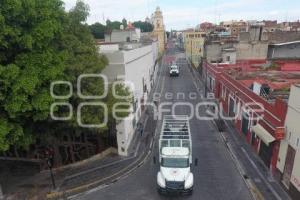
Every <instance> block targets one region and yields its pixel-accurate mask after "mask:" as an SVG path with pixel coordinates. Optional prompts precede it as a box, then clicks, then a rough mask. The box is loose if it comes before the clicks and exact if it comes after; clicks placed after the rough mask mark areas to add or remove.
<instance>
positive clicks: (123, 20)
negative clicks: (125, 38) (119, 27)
mask: <svg viewBox="0 0 300 200" xmlns="http://www.w3.org/2000/svg"><path fill="white" fill-rule="evenodd" d="M122 24H123V26H124V28H127V20H126V19H125V18H123V19H122Z"/></svg>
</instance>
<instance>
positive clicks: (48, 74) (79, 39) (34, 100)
mask: <svg viewBox="0 0 300 200" xmlns="http://www.w3.org/2000/svg"><path fill="white" fill-rule="evenodd" d="M88 14H89V8H88V6H87V5H86V4H84V3H83V2H82V1H78V2H77V4H76V6H75V7H74V8H73V9H71V10H70V12H68V13H67V12H66V11H64V7H63V2H62V1H61V0H43V1H42V0H2V1H1V6H0V151H5V150H8V149H9V147H10V146H12V145H13V146H15V147H18V148H19V147H27V146H28V145H29V144H31V143H33V142H34V139H35V138H36V137H37V136H38V137H48V136H49V135H53V134H54V133H56V134H57V133H59V132H61V131H68V132H74V131H76V132H77V131H79V132H80V131H82V132H83V130H81V129H80V127H78V125H77V123H76V120H75V117H73V120H71V121H69V122H57V121H53V120H51V118H50V117H49V112H50V105H51V104H52V103H53V102H54V99H53V98H52V97H51V95H50V93H49V88H50V84H51V83H52V82H53V81H56V80H68V81H71V82H72V83H73V86H74V90H75V91H76V89H77V88H76V81H77V77H78V76H79V75H81V74H86V73H100V72H101V71H102V70H103V68H104V67H105V66H106V65H107V64H108V61H107V59H106V58H105V57H104V56H102V55H100V54H99V53H98V50H97V48H96V46H95V42H94V38H93V36H92V34H91V32H90V29H89V27H88V25H87V24H86V23H85V21H86V18H87V16H88ZM101 85H103V83H102V82H101V81H100V80H95V81H89V82H88V83H87V84H85V86H84V87H83V92H85V93H88V94H89V93H91V94H93V95H95V94H99V93H102V90H103V89H102V88H103V87H101ZM118 90H119V92H120V93H123V94H127V93H128V90H127V89H126V88H125V87H124V86H122V85H121V86H120V87H119V88H118ZM63 91H64V90H63V89H57V90H56V91H55V92H57V93H58V94H61V92H63ZM67 101H69V102H70V103H71V104H72V106H73V108H76V107H77V105H78V104H79V103H80V102H81V101H82V100H81V99H79V98H78V97H77V96H76V95H73V97H72V98H71V99H69V100H67ZM103 101H109V102H112V101H117V102H118V100H115V99H111V98H110V97H107V98H106V99H104V100H103ZM119 101H121V100H119ZM122 101H124V102H129V100H127V99H125V100H122ZM60 109H61V110H60ZM56 111H58V112H59V113H62V114H63V113H64V110H63V109H62V108H57V109H56ZM101 112H102V111H101V110H99V111H93V112H89V113H87V115H86V116H85V122H86V123H92V122H94V121H95V119H97V117H98V116H99V115H100V114H102V113H101ZM110 112H111V107H110ZM127 114H128V113H126V112H125V113H124V116H126V115H127ZM99 120H100V119H99ZM100 131H101V130H94V132H96V133H97V132H100Z"/></svg>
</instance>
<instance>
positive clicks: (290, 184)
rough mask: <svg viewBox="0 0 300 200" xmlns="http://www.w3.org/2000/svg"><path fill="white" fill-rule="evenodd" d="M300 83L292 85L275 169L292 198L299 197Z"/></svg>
mask: <svg viewBox="0 0 300 200" xmlns="http://www.w3.org/2000/svg"><path fill="white" fill-rule="evenodd" d="M299 99H300V85H295V86H292V88H291V93H290V98H289V102H288V111H287V116H286V120H285V130H286V134H285V135H286V136H285V139H284V140H282V141H281V143H280V149H279V157H278V160H277V165H276V167H277V170H278V172H279V176H280V180H281V182H282V184H283V185H284V186H285V187H286V188H287V190H288V191H289V193H290V195H291V197H292V199H300V101H299Z"/></svg>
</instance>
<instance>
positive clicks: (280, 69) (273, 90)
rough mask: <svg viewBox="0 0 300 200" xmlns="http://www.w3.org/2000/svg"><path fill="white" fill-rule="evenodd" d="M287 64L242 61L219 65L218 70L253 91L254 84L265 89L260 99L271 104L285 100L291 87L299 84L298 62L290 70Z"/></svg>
mask: <svg viewBox="0 0 300 200" xmlns="http://www.w3.org/2000/svg"><path fill="white" fill-rule="evenodd" d="M287 64H289V61H286V62H284V61H281V62H279V63H268V62H267V61H264V60H243V61H238V62H237V64H234V65H230V64H221V65H218V68H220V69H222V70H223V71H224V72H226V73H227V74H229V75H231V76H232V77H233V78H234V79H235V80H237V81H239V82H240V83H242V84H243V85H244V86H246V87H247V88H250V89H253V85H254V84H259V85H261V86H262V87H263V88H266V90H267V92H266V94H264V95H262V97H264V98H265V99H267V100H268V101H269V102H272V101H274V100H275V99H276V98H277V97H280V98H281V99H284V100H287V99H288V97H289V93H290V87H291V85H294V84H300V61H299V62H298V63H294V64H295V66H294V68H290V69H289V68H287V67H286V65H287Z"/></svg>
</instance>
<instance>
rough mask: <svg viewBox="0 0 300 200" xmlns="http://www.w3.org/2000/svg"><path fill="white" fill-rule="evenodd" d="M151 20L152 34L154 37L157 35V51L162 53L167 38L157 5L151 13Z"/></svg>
mask: <svg viewBox="0 0 300 200" xmlns="http://www.w3.org/2000/svg"><path fill="white" fill-rule="evenodd" d="M151 21H152V24H153V26H154V29H153V32H152V35H153V36H154V37H157V39H158V44H159V45H158V46H159V53H160V54H162V53H163V52H164V50H165V44H166V41H167V40H166V32H165V25H164V19H163V15H162V12H161V10H160V8H159V7H157V8H156V11H155V12H154V13H153V14H152V17H151Z"/></svg>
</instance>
